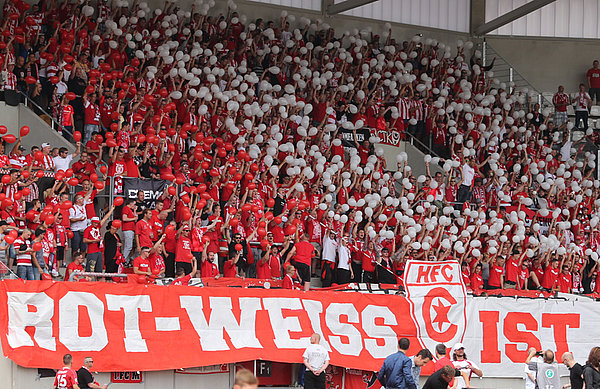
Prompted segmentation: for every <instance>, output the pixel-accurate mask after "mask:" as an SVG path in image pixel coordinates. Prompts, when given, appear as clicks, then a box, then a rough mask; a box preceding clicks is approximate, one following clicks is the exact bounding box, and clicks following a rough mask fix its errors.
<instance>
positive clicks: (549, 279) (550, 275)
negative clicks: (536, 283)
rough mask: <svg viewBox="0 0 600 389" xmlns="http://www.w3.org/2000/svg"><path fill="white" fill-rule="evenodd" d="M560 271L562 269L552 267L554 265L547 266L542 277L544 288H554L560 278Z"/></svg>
mask: <svg viewBox="0 0 600 389" xmlns="http://www.w3.org/2000/svg"><path fill="white" fill-rule="evenodd" d="M558 273H560V269H559V268H558V267H557V268H556V269H554V268H552V265H550V266H548V267H546V270H545V271H544V277H542V282H541V284H542V287H543V288H544V289H552V288H554V285H555V284H556V281H557V280H558Z"/></svg>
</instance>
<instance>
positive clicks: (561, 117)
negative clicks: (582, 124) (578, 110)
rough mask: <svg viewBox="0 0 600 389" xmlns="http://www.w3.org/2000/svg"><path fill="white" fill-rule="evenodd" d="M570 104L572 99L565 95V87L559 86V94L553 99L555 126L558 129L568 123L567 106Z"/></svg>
mask: <svg viewBox="0 0 600 389" xmlns="http://www.w3.org/2000/svg"><path fill="white" fill-rule="evenodd" d="M570 102H571V99H569V95H567V94H566V93H565V87H564V86H562V85H559V86H558V92H556V93H555V94H554V96H553V97H552V104H554V124H555V125H556V127H560V126H561V125H562V124H563V123H566V122H567V119H568V116H567V106H568V105H569V104H570Z"/></svg>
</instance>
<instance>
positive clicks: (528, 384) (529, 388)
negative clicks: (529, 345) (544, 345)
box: [525, 357, 542, 389]
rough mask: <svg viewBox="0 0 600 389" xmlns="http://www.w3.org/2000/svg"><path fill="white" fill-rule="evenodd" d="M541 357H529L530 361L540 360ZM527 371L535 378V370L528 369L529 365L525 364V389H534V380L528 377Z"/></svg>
mask: <svg viewBox="0 0 600 389" xmlns="http://www.w3.org/2000/svg"><path fill="white" fill-rule="evenodd" d="M541 361H542V358H540V357H533V358H531V362H541ZM528 373H531V374H532V375H533V377H534V378H535V371H532V370H530V369H529V365H528V364H525V389H535V382H534V381H532V380H531V379H529V375H528Z"/></svg>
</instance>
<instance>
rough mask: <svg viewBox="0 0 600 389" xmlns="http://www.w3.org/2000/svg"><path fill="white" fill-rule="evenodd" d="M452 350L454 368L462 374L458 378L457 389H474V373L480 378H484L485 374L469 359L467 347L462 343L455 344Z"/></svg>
mask: <svg viewBox="0 0 600 389" xmlns="http://www.w3.org/2000/svg"><path fill="white" fill-rule="evenodd" d="M452 350H453V352H452V360H453V365H454V368H455V369H457V370H458V371H459V372H460V376H459V377H458V378H457V380H458V382H457V383H456V386H455V389H464V388H470V387H472V385H471V377H472V376H473V373H475V375H477V376H479V377H482V376H483V372H482V371H481V369H480V368H479V367H478V366H477V365H476V364H475V362H473V361H470V360H468V359H467V354H465V346H464V345H463V344H462V343H457V344H455V345H454V347H453V349H452Z"/></svg>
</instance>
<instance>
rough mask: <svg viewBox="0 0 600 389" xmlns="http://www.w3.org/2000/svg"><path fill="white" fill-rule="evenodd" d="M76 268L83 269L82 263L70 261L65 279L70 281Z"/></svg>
mask: <svg viewBox="0 0 600 389" xmlns="http://www.w3.org/2000/svg"><path fill="white" fill-rule="evenodd" d="M76 270H78V271H83V265H81V264H79V263H77V262H71V263H69V265H68V266H67V270H66V271H65V281H69V278H70V277H71V273H73V272H74V271H76Z"/></svg>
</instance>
